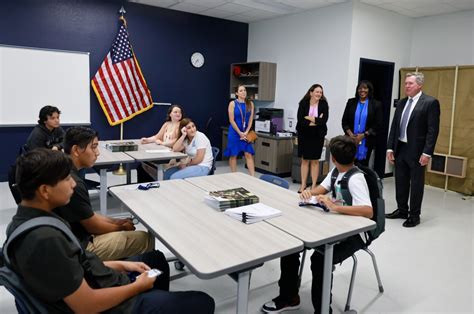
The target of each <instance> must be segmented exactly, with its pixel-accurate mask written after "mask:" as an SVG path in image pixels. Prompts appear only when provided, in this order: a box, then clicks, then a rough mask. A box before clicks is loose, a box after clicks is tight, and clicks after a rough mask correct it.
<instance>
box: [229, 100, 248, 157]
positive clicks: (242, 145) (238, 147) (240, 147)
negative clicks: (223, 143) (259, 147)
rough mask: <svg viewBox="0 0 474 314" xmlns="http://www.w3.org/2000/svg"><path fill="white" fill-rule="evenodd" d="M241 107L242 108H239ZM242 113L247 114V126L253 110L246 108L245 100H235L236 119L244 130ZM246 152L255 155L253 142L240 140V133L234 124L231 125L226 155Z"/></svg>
mask: <svg viewBox="0 0 474 314" xmlns="http://www.w3.org/2000/svg"><path fill="white" fill-rule="evenodd" d="M239 107H240V110H239ZM241 110H242V113H243V114H244V115H245V126H246V127H247V125H248V123H249V120H250V115H251V114H252V112H251V111H247V109H246V108H245V102H242V103H241V102H239V101H238V100H234V121H235V123H236V124H237V126H238V127H239V129H240V131H241V132H244V131H245V129H244V126H243V125H242V114H241ZM244 152H247V153H250V154H252V155H255V151H254V150H253V146H252V144H251V143H248V142H246V141H242V140H240V136H239V134H237V132H235V130H234V128H233V127H232V125H229V134H228V137H227V147H226V149H225V151H224V156H226V157H231V156H242V155H243V154H244Z"/></svg>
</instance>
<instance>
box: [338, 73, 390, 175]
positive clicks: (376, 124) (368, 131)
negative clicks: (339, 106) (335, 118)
mask: <svg viewBox="0 0 474 314" xmlns="http://www.w3.org/2000/svg"><path fill="white" fill-rule="evenodd" d="M382 110H383V108H382V103H381V102H380V101H377V100H375V99H374V87H373V85H372V83H371V82H369V81H365V80H362V81H360V82H359V84H357V88H356V93H355V98H351V99H349V100H348V101H347V104H346V109H345V110H344V115H343V116H342V129H343V130H344V133H346V135H348V136H350V137H352V138H353V139H354V140H355V141H356V143H357V154H356V161H357V162H359V163H361V164H362V165H365V166H368V164H369V160H370V154H371V153H372V150H373V149H374V148H375V146H376V144H377V134H378V133H380V130H381V129H382V124H383V111H382Z"/></svg>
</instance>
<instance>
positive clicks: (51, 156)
mask: <svg viewBox="0 0 474 314" xmlns="http://www.w3.org/2000/svg"><path fill="white" fill-rule="evenodd" d="M71 169H72V163H71V160H70V159H69V157H68V156H67V155H65V154H63V153H62V152H58V151H52V150H48V149H44V148H40V149H36V150H32V151H30V152H28V153H26V154H25V155H23V156H21V157H19V158H18V161H17V183H18V189H19V191H20V193H21V196H22V201H21V203H20V204H19V206H18V210H17V212H16V214H15V216H14V217H13V219H12V222H11V223H10V225H9V226H8V228H7V243H9V239H10V237H11V236H12V234H14V233H15V230H19V229H20V228H22V227H23V224H24V223H27V222H28V221H31V220H32V219H34V218H36V217H48V218H51V219H52V220H55V221H56V222H57V223H58V224H60V225H61V226H62V227H64V226H67V227H68V228H69V225H68V224H67V222H66V221H65V220H63V219H61V218H60V217H59V216H57V215H56V214H55V213H54V212H53V209H54V208H56V207H58V206H63V205H66V204H67V203H68V202H69V200H70V198H71V196H72V194H73V191H74V187H75V186H76V183H75V181H74V179H73V177H72V176H71V174H70V172H71ZM60 229H61V228H59V229H58V228H56V227H53V226H50V225H40V226H36V228H34V229H32V230H27V231H25V232H24V233H23V234H21V235H20V236H19V237H18V238H16V239H15V240H14V241H13V242H11V243H9V245H8V247H7V246H6V248H7V249H8V251H7V252H5V251H4V252H3V255H4V256H5V255H8V256H9V261H10V262H9V263H7V264H8V265H7V266H8V267H9V268H10V269H11V270H13V271H14V272H15V273H16V274H17V275H18V277H19V278H21V279H22V282H23V283H24V285H25V286H26V288H27V289H26V291H25V293H26V294H28V295H30V296H33V297H34V298H35V299H36V300H39V301H40V303H41V305H42V306H44V307H45V309H42V310H39V309H36V310H35V311H34V312H35V313H36V312H38V313H40V312H41V313H72V312H75V313H98V312H104V311H107V313H154V312H159V313H170V314H171V313H213V312H214V301H213V300H212V298H211V297H209V296H208V295H206V294H205V293H202V292H196V291H186V292H169V291H167V290H168V289H167V287H168V285H169V272H168V273H167V274H166V272H167V270H166V269H164V268H166V267H168V264H167V263H166V260H165V259H164V256H163V255H162V254H161V253H160V254H157V252H148V253H146V254H143V255H140V256H138V257H137V258H136V259H135V260H134V261H108V262H102V261H101V260H100V259H99V258H98V257H97V255H95V254H93V253H90V252H87V251H84V250H83V249H82V248H81V247H80V245H79V243H78V241H77V239H76V241H74V240H73V241H71V238H70V236H67V235H66V234H64V233H63V232H62V231H61V230H60ZM158 253H159V252H158ZM151 268H158V269H161V270H163V271H164V273H163V274H162V275H160V276H158V277H151V276H150V274H149V273H148V271H149V270H150V269H151ZM134 273H135V274H136V275H137V276H136V278H134V279H135V280H134V281H133V282H131V279H129V275H133V274H134Z"/></svg>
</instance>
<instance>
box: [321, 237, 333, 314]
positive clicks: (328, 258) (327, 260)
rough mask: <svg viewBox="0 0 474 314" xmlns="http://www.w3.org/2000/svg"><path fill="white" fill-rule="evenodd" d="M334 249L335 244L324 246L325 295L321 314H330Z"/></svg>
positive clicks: (322, 300)
mask: <svg viewBox="0 0 474 314" xmlns="http://www.w3.org/2000/svg"><path fill="white" fill-rule="evenodd" d="M333 248H334V244H326V245H324V272H323V295H322V299H321V313H329V306H330V304H329V301H330V296H331V276H332V253H333Z"/></svg>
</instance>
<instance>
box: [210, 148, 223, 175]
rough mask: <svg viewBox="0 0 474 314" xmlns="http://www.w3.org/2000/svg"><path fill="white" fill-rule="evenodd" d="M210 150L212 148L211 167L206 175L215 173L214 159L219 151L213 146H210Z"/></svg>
mask: <svg viewBox="0 0 474 314" xmlns="http://www.w3.org/2000/svg"><path fill="white" fill-rule="evenodd" d="M211 148H212V167H211V170H209V174H208V175H212V174H214V171H216V159H217V156H218V155H219V153H220V151H221V150H220V149H219V148H217V147H215V146H212V147H211Z"/></svg>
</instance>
